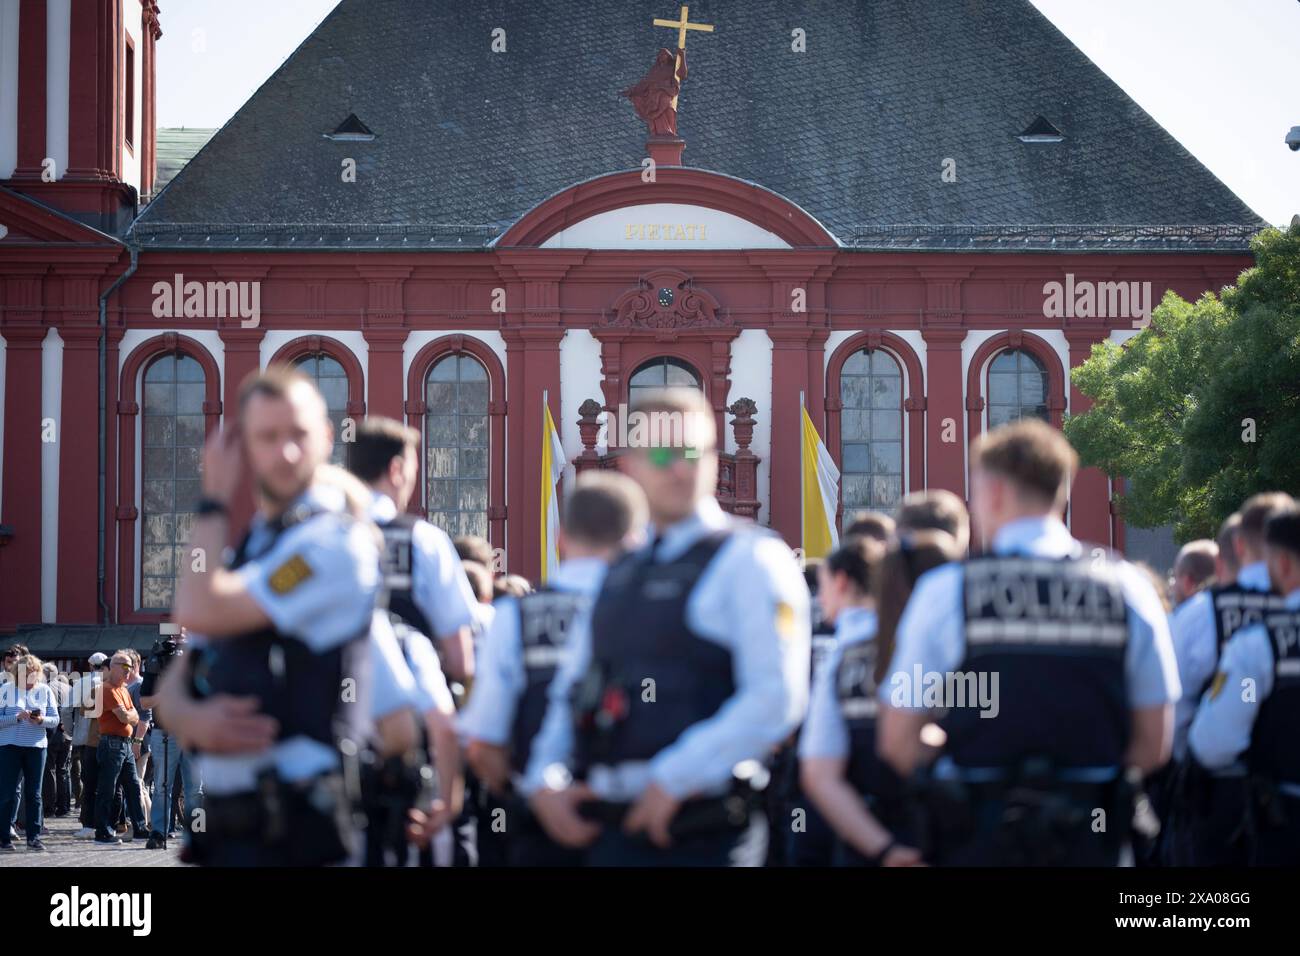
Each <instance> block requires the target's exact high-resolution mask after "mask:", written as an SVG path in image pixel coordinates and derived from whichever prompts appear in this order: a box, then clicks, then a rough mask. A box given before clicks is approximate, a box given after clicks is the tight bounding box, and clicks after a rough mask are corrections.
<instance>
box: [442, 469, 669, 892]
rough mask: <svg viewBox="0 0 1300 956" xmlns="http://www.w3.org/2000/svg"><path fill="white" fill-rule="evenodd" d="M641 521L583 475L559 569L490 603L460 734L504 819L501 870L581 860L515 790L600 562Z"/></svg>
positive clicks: (607, 479) (568, 516)
mask: <svg viewBox="0 0 1300 956" xmlns="http://www.w3.org/2000/svg"><path fill="white" fill-rule="evenodd" d="M646 520H647V514H646V504H645V495H644V493H643V492H642V491H641V489H640V487H638V486H637V484H636V483H635V482H633V481H632V480H631V479H629V478H626V477H624V476H623V475H620V474H618V473H616V472H588V473H586V474H584V475H582V476H580V477H579V478H578V482H577V487H576V489H575V490H574V492H573V494H571V495H570V496H569V499H568V501H566V502H565V504H564V516H563V519H562V521H561V525H560V536H559V545H560V554H561V555H562V556H563V558H564V560H563V561H561V562H560V565H559V567H558V569H557V570H556V573H555V574H554V576H552V577H551V578H550V579H549V580H548V581H547V582H546V583H545V584H544V585H543V586H542V587H541V588H539V589H538V590H536V591H533V592H532V593H530V594H526V595H524V596H522V597H520V598H517V599H515V598H504V599H501V600H499V601H498V602H497V614H496V617H495V618H494V619H493V623H492V630H491V631H490V632H489V633H488V636H487V639H486V640H485V641H484V644H483V652H484V653H483V659H482V661H481V662H480V663H481V666H480V668H479V669H478V675H477V679H476V682H475V685H474V695H473V697H472V698H471V699H470V702H469V706H468V707H467V708H466V709H465V710H464V711H463V712H462V713H461V720H460V722H461V729H462V731H463V732H464V734H465V736H466V738H467V739H468V741H469V744H468V746H469V750H468V754H469V762H470V765H471V766H472V767H473V768H474V772H475V773H477V774H478V776H479V779H480V780H482V781H483V782H484V783H486V784H487V785H488V786H489V787H490V788H491V789H492V791H493V793H494V794H496V795H497V796H499V797H500V798H501V801H502V805H503V806H504V807H505V809H506V814H507V815H506V837H507V840H506V861H507V863H508V864H509V865H511V866H576V865H578V864H580V863H581V862H582V856H581V854H580V853H579V852H578V851H577V850H574V849H573V848H570V847H564V846H561V845H559V844H557V843H555V842H554V841H552V840H551V839H550V838H549V837H548V836H547V835H546V834H545V832H543V831H542V829H541V827H540V826H539V824H538V823H537V821H536V820H535V819H534V818H533V816H532V813H531V812H530V811H529V809H528V806H527V804H526V803H525V802H524V801H523V799H522V798H520V797H519V796H518V793H517V784H518V782H519V781H520V780H521V778H522V777H523V774H524V773H525V772H526V770H527V768H528V757H529V753H530V752H531V750H532V746H533V739H534V737H536V735H537V731H538V729H539V728H540V727H541V725H542V718H543V717H544V716H545V713H546V706H547V697H546V692H547V690H548V688H549V687H550V685H551V682H552V680H553V679H554V677H555V673H556V671H557V669H558V667H559V664H560V661H561V660H562V659H563V655H564V654H565V651H566V648H567V643H568V631H569V628H570V626H571V625H572V623H573V619H574V618H575V617H576V616H577V614H578V613H580V612H582V611H586V610H588V609H589V608H590V606H591V602H592V599H593V598H594V597H595V595H596V591H597V590H598V589H599V588H600V584H601V581H602V580H603V579H604V577H605V570H606V568H608V566H609V562H610V561H611V560H612V559H613V558H614V557H616V556H617V555H619V554H621V553H622V550H623V548H624V547H625V546H626V545H628V544H629V543H637V544H639V543H640V541H639V537H636V536H639V535H640V534H641V533H642V532H643V531H644V529H645V523H646Z"/></svg>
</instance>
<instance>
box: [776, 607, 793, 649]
mask: <svg viewBox="0 0 1300 956" xmlns="http://www.w3.org/2000/svg"><path fill="white" fill-rule="evenodd" d="M776 636H777V637H779V638H781V640H783V641H788V640H789V639H790V638H792V637H794V608H792V607H791V606H790V605H788V604H786V603H785V602H784V601H777V602H776Z"/></svg>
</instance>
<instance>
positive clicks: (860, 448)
mask: <svg viewBox="0 0 1300 956" xmlns="http://www.w3.org/2000/svg"><path fill="white" fill-rule="evenodd" d="M843 459H844V461H843V468H842V469H841V470H842V471H870V470H871V453H870V452H869V451H868V449H867V446H866V445H857V444H854V445H845V446H844V449H843Z"/></svg>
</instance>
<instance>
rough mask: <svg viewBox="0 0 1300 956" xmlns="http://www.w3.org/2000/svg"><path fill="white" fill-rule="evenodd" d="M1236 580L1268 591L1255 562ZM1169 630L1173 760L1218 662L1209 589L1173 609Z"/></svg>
mask: <svg viewBox="0 0 1300 956" xmlns="http://www.w3.org/2000/svg"><path fill="white" fill-rule="evenodd" d="M1237 583H1238V584H1239V585H1241V586H1242V587H1243V588H1246V589H1248V590H1251V591H1271V590H1272V589H1273V586H1272V584H1271V583H1270V582H1269V580H1268V565H1267V564H1265V563H1264V562H1263V561H1256V562H1254V563H1252V564H1247V565H1245V566H1244V567H1243V568H1242V569H1241V570H1240V571H1239V572H1237ZM1169 632H1170V634H1171V635H1172V636H1173V640H1174V656H1175V657H1176V658H1177V659H1178V680H1179V683H1180V684H1181V685H1182V689H1183V692H1182V694H1181V695H1179V698H1178V703H1177V705H1176V706H1175V707H1174V759H1175V760H1181V759H1182V758H1183V756H1184V755H1185V754H1186V753H1187V729H1188V728H1189V727H1190V726H1191V724H1192V717H1193V716H1195V714H1196V706H1197V704H1198V703H1199V702H1200V699H1201V692H1202V691H1203V690H1204V689H1205V688H1206V686H1207V685H1208V684H1209V683H1210V678H1211V677H1213V676H1214V665H1215V664H1217V663H1218V661H1219V638H1218V628H1217V627H1216V626H1215V622H1214V602H1213V601H1212V600H1211V598H1210V592H1209V590H1208V589H1207V590H1204V591H1198V592H1197V593H1196V594H1193V595H1192V596H1191V597H1189V598H1188V599H1187V600H1186V601H1184V602H1183V603H1182V604H1180V605H1178V607H1177V608H1175V609H1174V613H1173V614H1172V615H1171V616H1170V618H1169Z"/></svg>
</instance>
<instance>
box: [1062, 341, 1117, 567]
mask: <svg viewBox="0 0 1300 956" xmlns="http://www.w3.org/2000/svg"><path fill="white" fill-rule="evenodd" d="M1065 338H1066V341H1067V342H1069V343H1070V368H1071V369H1073V368H1075V367H1077V366H1079V365H1082V364H1083V363H1084V362H1085V361H1087V359H1088V356H1089V355H1090V354H1091V353H1092V346H1093V344H1094V343H1095V342H1102V341H1105V339H1106V330H1105V329H1086V330H1085V329H1067V330H1066V332H1065ZM1091 406H1092V401H1091V400H1090V399H1089V398H1088V397H1087V396H1086V395H1084V394H1083V393H1082V392H1080V391H1079V390H1078V389H1077V388H1075V387H1074V384H1073V382H1071V384H1070V414H1071V415H1082V414H1083V413H1084V412H1086V411H1087V410H1088V409H1089V408H1090V407H1091ZM1070 531H1071V533H1072V534H1073V535H1074V536H1075V537H1076V538H1078V539H1079V540H1081V541H1091V542H1095V543H1096V544H1100V545H1102V546H1103V547H1112V546H1113V544H1114V542H1113V540H1112V536H1111V514H1110V482H1109V480H1108V479H1107V478H1106V475H1105V473H1104V472H1103V471H1101V469H1099V468H1082V469H1080V471H1079V474H1078V475H1076V476H1075V479H1074V486H1073V487H1072V488H1071V489H1070Z"/></svg>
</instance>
